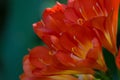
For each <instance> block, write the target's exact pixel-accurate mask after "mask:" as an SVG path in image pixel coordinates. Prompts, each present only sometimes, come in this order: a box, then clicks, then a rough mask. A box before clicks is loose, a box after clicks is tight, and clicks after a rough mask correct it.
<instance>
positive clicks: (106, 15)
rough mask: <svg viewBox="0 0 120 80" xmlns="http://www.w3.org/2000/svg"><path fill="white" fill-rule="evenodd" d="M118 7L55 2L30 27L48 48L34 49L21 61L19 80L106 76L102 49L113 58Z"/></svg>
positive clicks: (101, 0)
mask: <svg viewBox="0 0 120 80" xmlns="http://www.w3.org/2000/svg"><path fill="white" fill-rule="evenodd" d="M118 3H119V0H115V1H114V0H68V3H67V5H64V4H60V3H58V2H57V4H56V5H55V6H54V7H52V8H47V9H46V10H45V11H44V13H43V17H42V20H41V21H39V22H37V23H35V24H33V27H34V31H35V33H36V34H37V35H38V36H39V37H40V38H41V39H42V40H43V41H44V42H45V44H46V45H47V46H37V47H35V48H33V49H32V50H31V51H30V52H29V55H27V56H26V57H25V58H24V61H23V68H24V74H23V75H21V80H60V79H62V80H67V79H68V80H78V79H77V78H75V77H73V76H71V74H94V73H95V72H94V70H95V69H97V70H101V71H104V72H105V71H106V70H107V68H106V65H105V62H104V59H103V55H102V46H104V47H105V48H107V49H108V50H109V51H110V52H112V53H113V54H114V55H115V53H116V33H117V19H118ZM58 75H59V79H58V78H56V77H58ZM51 76H52V77H51ZM53 76H54V77H53ZM55 76H56V77H55ZM63 76H64V79H63ZM90 79H92V78H89V79H88V80H90Z"/></svg>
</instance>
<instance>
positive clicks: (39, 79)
mask: <svg viewBox="0 0 120 80" xmlns="http://www.w3.org/2000/svg"><path fill="white" fill-rule="evenodd" d="M23 68H24V72H25V73H23V74H22V75H20V80H78V78H76V77H74V76H72V75H54V76H36V75H35V74H34V69H36V68H35V66H34V65H32V64H31V63H30V61H29V55H26V56H25V57H24V62H23ZM49 73H50V72H49ZM79 78H80V80H81V79H82V80H84V79H87V80H93V76H92V75H79Z"/></svg>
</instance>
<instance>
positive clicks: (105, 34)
mask: <svg viewBox="0 0 120 80" xmlns="http://www.w3.org/2000/svg"><path fill="white" fill-rule="evenodd" d="M118 8H119V0H68V6H67V8H66V10H65V17H66V19H65V21H66V22H68V23H72V24H79V25H81V26H84V27H85V26H86V27H90V28H91V29H93V30H94V31H95V32H96V34H97V36H98V38H99V40H100V42H101V43H102V45H103V46H104V47H105V48H106V49H108V50H109V51H110V52H111V53H113V54H114V55H115V53H116V34H117V22H118ZM71 15H72V16H71Z"/></svg>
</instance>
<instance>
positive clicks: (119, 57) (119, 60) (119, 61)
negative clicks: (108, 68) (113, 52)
mask: <svg viewBox="0 0 120 80" xmlns="http://www.w3.org/2000/svg"><path fill="white" fill-rule="evenodd" d="M116 65H117V67H118V69H120V48H119V51H118V55H117V57H116Z"/></svg>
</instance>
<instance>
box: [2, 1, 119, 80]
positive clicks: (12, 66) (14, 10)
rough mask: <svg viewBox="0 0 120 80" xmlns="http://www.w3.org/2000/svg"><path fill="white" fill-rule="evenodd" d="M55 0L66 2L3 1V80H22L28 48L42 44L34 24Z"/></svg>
mask: <svg viewBox="0 0 120 80" xmlns="http://www.w3.org/2000/svg"><path fill="white" fill-rule="evenodd" d="M56 1H59V2H61V3H66V1H67V0H0V80H19V75H20V74H21V73H22V72H23V70H22V59H23V56H24V55H25V54H27V53H28V50H27V49H28V48H33V47H35V46H37V45H41V44H43V43H42V41H41V40H40V39H39V38H38V37H37V36H36V35H35V33H34V32H33V28H32V24H33V23H35V22H37V21H39V20H40V19H41V14H42V12H43V10H44V9H45V8H46V7H51V6H53V5H54V4H55V3H56ZM119 17H120V16H119ZM119 24H120V23H119ZM119 31H120V27H119ZM118 40H120V33H119V35H118ZM119 44H120V42H118V45H119Z"/></svg>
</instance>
